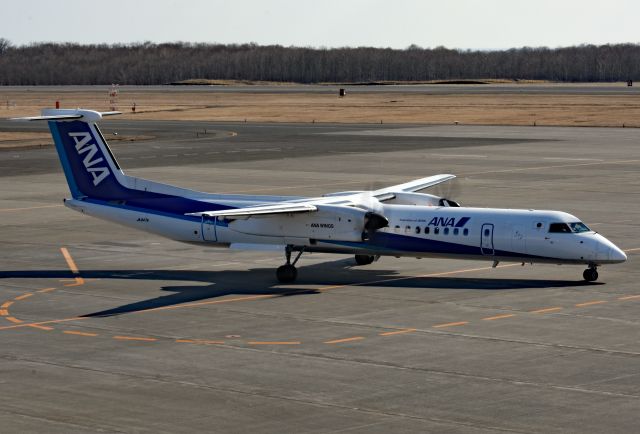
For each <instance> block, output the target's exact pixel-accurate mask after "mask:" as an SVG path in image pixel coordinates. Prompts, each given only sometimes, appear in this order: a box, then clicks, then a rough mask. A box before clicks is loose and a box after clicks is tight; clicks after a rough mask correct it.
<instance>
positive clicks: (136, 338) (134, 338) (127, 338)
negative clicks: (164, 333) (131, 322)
mask: <svg viewBox="0 0 640 434" xmlns="http://www.w3.org/2000/svg"><path fill="white" fill-rule="evenodd" d="M113 339H117V340H119V341H142V342H155V341H157V340H158V339H156V338H145V337H139V336H121V335H116V336H114V337H113Z"/></svg>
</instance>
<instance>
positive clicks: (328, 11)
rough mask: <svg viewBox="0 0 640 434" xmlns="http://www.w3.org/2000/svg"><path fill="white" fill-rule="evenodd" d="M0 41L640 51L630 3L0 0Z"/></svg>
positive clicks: (636, 7) (636, 8)
mask: <svg viewBox="0 0 640 434" xmlns="http://www.w3.org/2000/svg"><path fill="white" fill-rule="evenodd" d="M1 10H2V13H1V14H0V37H4V38H6V39H9V40H10V41H12V42H13V43H14V44H16V45H22V44H28V43H30V42H43V41H58V42H61V41H64V42H80V43H102V42H105V43H114V42H125V43H128V42H142V41H152V42H170V41H189V42H220V43H245V42H256V43H258V44H261V45H265V44H280V45H285V46H289V45H295V46H314V47H322V46H324V47H342V46H352V47H353V46H374V47H393V48H405V47H407V46H409V45H410V44H417V45H419V46H422V47H436V46H440V45H443V46H446V47H449V48H471V49H501V48H511V47H522V46H532V47H537V46H548V47H559V46H568V45H577V44H583V43H588V44H606V43H619V42H633V43H640V25H638V22H637V20H638V17H640V2H639V1H637V0H634V1H632V0H608V1H606V2H603V1H602V0H598V1H595V0H553V1H552V0H535V1H526V2H525V1H518V0H511V1H509V0H477V1H473V0H449V1H447V0H439V1H432V0H424V1H419V0H393V1H380V0H368V1H365V0H324V1H323V0H316V1H311V0H242V1H219V0H209V1H207V0H187V1H176V0H105V1H81V0H55V1H52V0H3V1H2V9H1Z"/></svg>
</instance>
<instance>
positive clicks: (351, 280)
mask: <svg viewBox="0 0 640 434" xmlns="http://www.w3.org/2000/svg"><path fill="white" fill-rule="evenodd" d="M298 271H299V272H298V280H297V282H296V283H293V284H287V285H286V286H285V285H282V284H280V283H278V282H277V281H276V280H275V270H274V269H273V268H252V269H248V270H223V271H196V270H82V271H81V272H80V274H79V275H78V274H72V273H71V272H70V271H68V270H25V271H0V279H8V278H29V279H34V278H35V279H40V278H42V279H73V278H75V277H82V278H84V279H101V280H108V279H126V280H132V281H136V280H145V281H154V280H158V281H163V282H167V281H169V282H171V281H175V282H204V283H210V285H207V286H202V285H199V286H190V285H176V286H163V287H161V289H162V290H163V291H167V292H170V293H171V294H169V295H162V296H160V297H155V298H152V299H148V300H142V301H138V302H134V303H129V304H126V305H122V306H118V307H115V308H112V309H107V310H102V311H99V312H93V313H89V314H85V315H80V316H83V317H105V316H113V315H122V314H127V313H132V312H141V311H145V310H150V309H158V308H163V307H168V306H177V305H180V304H185V303H192V302H201V301H203V300H209V299H215V298H219V297H224V296H227V295H242V296H251V295H258V296H259V295H273V296H281V297H289V296H294V295H304V294H307V295H309V294H319V293H321V292H322V291H319V290H317V289H309V288H303V287H300V286H301V285H321V288H322V287H329V288H330V287H331V286H341V285H344V286H352V285H355V286H360V287H365V288H366V287H367V286H376V287H388V288H424V289H425V290H428V289H429V288H441V289H442V288H444V289H451V290H457V289H463V290H469V289H471V290H482V291H499V290H513V289H542V288H562V287H564V288H571V287H583V286H592V285H602V284H603V283H601V282H585V281H574V280H544V279H540V280H537V279H536V280H534V279H495V278H469V277H428V276H427V277H419V276H418V277H412V276H403V275H402V274H399V273H398V272H397V271H396V270H380V269H372V268H366V267H358V266H355V265H354V263H353V260H352V259H340V260H337V261H330V262H323V263H321V264H313V265H308V266H300V267H299V269H298Z"/></svg>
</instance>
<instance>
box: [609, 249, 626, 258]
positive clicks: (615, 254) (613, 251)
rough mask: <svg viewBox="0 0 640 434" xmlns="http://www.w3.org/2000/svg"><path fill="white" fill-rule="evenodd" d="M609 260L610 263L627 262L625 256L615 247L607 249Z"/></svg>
mask: <svg viewBox="0 0 640 434" xmlns="http://www.w3.org/2000/svg"><path fill="white" fill-rule="evenodd" d="M609 260H610V261H612V262H624V261H626V260H627V255H626V254H625V253H624V252H623V251H622V250H620V249H619V248H618V247H617V246H612V247H611V248H610V249H609Z"/></svg>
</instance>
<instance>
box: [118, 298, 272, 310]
mask: <svg viewBox="0 0 640 434" xmlns="http://www.w3.org/2000/svg"><path fill="white" fill-rule="evenodd" d="M280 296H281V295H280V294H279V295H275V294H264V295H250V296H247V297H237V298H226V299H224V300H213V301H201V302H197V303H186V304H180V305H175V306H162V307H155V308H153V309H146V310H141V311H137V312H130V314H131V313H144V312H153V311H158V310H172V309H183V308H186V307H196V306H206V305H209V304H224V303H234V302H238V301H250V300H260V299H263V298H276V297H280Z"/></svg>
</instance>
